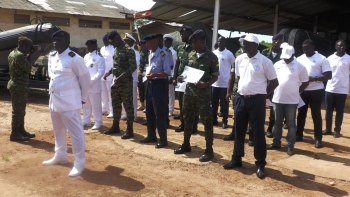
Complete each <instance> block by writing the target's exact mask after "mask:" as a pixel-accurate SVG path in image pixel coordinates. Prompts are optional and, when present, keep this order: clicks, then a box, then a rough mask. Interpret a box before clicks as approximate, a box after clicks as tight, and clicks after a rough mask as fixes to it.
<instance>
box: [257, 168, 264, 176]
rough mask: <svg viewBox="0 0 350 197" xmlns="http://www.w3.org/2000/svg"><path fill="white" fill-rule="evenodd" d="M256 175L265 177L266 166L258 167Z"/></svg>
mask: <svg viewBox="0 0 350 197" xmlns="http://www.w3.org/2000/svg"><path fill="white" fill-rule="evenodd" d="M256 176H257V177H258V178H259V179H263V178H265V167H258V169H257V170H256Z"/></svg>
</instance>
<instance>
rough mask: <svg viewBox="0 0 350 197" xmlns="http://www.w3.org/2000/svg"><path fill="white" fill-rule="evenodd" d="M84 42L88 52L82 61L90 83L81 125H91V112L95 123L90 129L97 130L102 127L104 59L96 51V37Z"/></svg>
mask: <svg viewBox="0 0 350 197" xmlns="http://www.w3.org/2000/svg"><path fill="white" fill-rule="evenodd" d="M85 44H86V46H87V49H88V51H89V53H88V54H86V55H85V57H84V61H85V64H86V67H87V68H88V70H89V73H90V77H91V83H90V89H89V99H87V100H86V103H85V105H83V112H84V113H83V114H84V118H83V125H84V126H91V114H92V113H93V115H94V120H95V125H94V126H93V127H92V128H91V129H92V130H98V129H100V128H101V127H102V106H101V92H102V85H101V83H102V82H101V78H102V77H103V75H104V74H105V60H104V58H103V57H102V56H101V54H99V53H98V51H97V40H96V39H90V40H87V41H86V43H85Z"/></svg>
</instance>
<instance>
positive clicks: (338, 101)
mask: <svg viewBox="0 0 350 197" xmlns="http://www.w3.org/2000/svg"><path fill="white" fill-rule="evenodd" d="M325 95H326V96H325V99H326V130H327V131H332V123H333V111H334V109H335V112H336V114H335V127H334V131H336V132H340V130H341V125H342V123H343V117H344V107H345V102H346V97H347V94H336V93H331V92H326V94H325Z"/></svg>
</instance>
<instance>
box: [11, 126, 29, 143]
mask: <svg viewBox="0 0 350 197" xmlns="http://www.w3.org/2000/svg"><path fill="white" fill-rule="evenodd" d="M28 140H29V138H28V137H25V136H22V135H21V134H20V132H19V127H18V126H17V125H15V124H14V123H12V131H11V135H10V141H12V142H22V141H28Z"/></svg>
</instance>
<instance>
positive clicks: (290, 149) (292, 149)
mask: <svg viewBox="0 0 350 197" xmlns="http://www.w3.org/2000/svg"><path fill="white" fill-rule="evenodd" d="M287 155H289V156H291V155H294V147H288V148H287Z"/></svg>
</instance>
